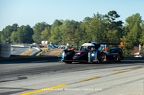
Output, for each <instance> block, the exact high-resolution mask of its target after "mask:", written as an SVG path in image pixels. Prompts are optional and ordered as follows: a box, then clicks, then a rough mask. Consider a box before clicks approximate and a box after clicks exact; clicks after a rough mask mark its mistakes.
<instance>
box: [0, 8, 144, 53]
mask: <svg viewBox="0 0 144 95" xmlns="http://www.w3.org/2000/svg"><path fill="white" fill-rule="evenodd" d="M119 17H120V15H119V14H118V13H117V12H116V11H114V10H112V11H109V12H108V13H107V14H104V15H103V14H100V13H96V14H93V16H92V17H85V18H84V19H83V21H75V20H58V19H56V20H55V21H54V22H53V24H52V25H50V24H47V23H46V22H38V23H36V24H35V25H34V26H33V27H30V26H29V25H26V26H25V25H22V26H19V25H18V24H16V23H15V24H13V25H11V26H10V25H8V26H6V27H5V28H3V30H2V31H0V42H2V43H6V42H10V43H12V44H16V43H33V42H36V43H40V42H41V41H43V40H45V41H49V42H53V43H54V44H57V45H61V44H66V43H70V44H71V45H73V46H79V45H80V44H82V43H85V42H88V41H96V42H121V41H122V42H123V43H124V46H123V47H122V48H123V49H124V52H125V54H127V55H129V54H130V50H132V49H133V47H134V46H138V45H139V44H143V43H144V21H143V20H142V17H141V16H140V14H139V13H135V14H133V15H131V16H129V17H127V18H126V20H125V23H124V22H122V21H121V20H118V18H119Z"/></svg>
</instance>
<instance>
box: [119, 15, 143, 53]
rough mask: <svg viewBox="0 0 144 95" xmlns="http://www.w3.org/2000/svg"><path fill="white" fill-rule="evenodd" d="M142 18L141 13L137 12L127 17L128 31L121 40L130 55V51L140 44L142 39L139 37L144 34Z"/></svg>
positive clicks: (126, 25)
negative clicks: (143, 31)
mask: <svg viewBox="0 0 144 95" xmlns="http://www.w3.org/2000/svg"><path fill="white" fill-rule="evenodd" d="M141 25H142V19H141V16H140V14H138V13H136V14H133V15H132V16H130V17H128V18H127V19H126V24H125V26H124V27H126V29H127V31H126V35H124V36H123V37H122V38H121V41H123V42H124V47H123V48H124V49H125V53H126V54H128V55H130V53H129V52H130V51H131V50H133V47H134V46H138V45H139V44H140V41H142V40H140V39H139V38H142V37H141V34H142V28H141Z"/></svg>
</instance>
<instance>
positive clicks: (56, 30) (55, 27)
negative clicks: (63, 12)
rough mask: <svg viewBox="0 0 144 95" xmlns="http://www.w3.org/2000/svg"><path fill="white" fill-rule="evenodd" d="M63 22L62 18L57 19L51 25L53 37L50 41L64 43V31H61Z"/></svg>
mask: <svg viewBox="0 0 144 95" xmlns="http://www.w3.org/2000/svg"><path fill="white" fill-rule="evenodd" d="M61 25H62V22H61V21H60V20H55V21H54V22H53V24H52V27H51V37H50V39H49V40H50V41H51V42H53V43H55V44H62V33H61V31H60V26H61Z"/></svg>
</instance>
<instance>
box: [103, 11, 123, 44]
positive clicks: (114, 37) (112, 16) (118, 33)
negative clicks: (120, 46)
mask: <svg viewBox="0 0 144 95" xmlns="http://www.w3.org/2000/svg"><path fill="white" fill-rule="evenodd" d="M119 17H120V15H119V14H118V13H117V12H116V11H114V10H113V11H109V12H108V14H106V15H105V19H106V24H107V40H108V41H109V42H120V38H121V37H122V36H123V30H122V24H123V22H122V21H116V19H117V18H119Z"/></svg>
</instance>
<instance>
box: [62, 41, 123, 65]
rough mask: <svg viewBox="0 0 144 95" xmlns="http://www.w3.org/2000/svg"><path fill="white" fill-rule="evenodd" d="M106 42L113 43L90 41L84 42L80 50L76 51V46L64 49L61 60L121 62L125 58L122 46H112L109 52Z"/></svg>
mask: <svg viewBox="0 0 144 95" xmlns="http://www.w3.org/2000/svg"><path fill="white" fill-rule="evenodd" d="M106 44H112V43H97V42H88V43H84V44H82V45H81V47H80V49H79V50H78V51H75V50H74V48H72V49H71V50H69V49H67V50H63V52H62V59H61V60H62V61H63V62H65V63H67V64H70V63H72V62H86V63H94V62H97V63H102V62H107V61H116V62H120V61H121V60H122V59H124V55H123V50H122V49H121V48H119V47H115V48H111V49H110V50H109V52H108V51H107V50H106Z"/></svg>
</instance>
